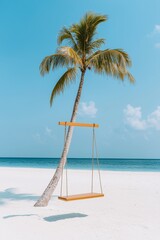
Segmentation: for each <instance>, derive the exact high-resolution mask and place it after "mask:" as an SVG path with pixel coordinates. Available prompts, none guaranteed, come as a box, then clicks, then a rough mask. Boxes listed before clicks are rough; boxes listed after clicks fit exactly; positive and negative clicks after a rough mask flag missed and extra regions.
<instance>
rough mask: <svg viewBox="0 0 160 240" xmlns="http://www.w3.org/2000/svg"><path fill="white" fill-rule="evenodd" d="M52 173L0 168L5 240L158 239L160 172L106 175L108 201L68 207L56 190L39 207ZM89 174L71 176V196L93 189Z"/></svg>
mask: <svg viewBox="0 0 160 240" xmlns="http://www.w3.org/2000/svg"><path fill="white" fill-rule="evenodd" d="M52 174H53V170H51V169H32V168H7V167H6V168H2V167H1V168H0V239H1V240H22V239H23V240H51V239H52V240H53V239H58V240H65V239H73V240H80V239H81V240H82V239H84V240H85V239H86V240H88V239H92V240H95V239H99V240H106V239H110V240H135V239H136V240H143V239H144V240H159V239H160V172H155V173H152V172H118V171H117V172H111V171H102V173H101V174H102V182H103V190H104V194H105V197H104V198H96V199H87V200H79V201H71V202H64V201H60V200H58V198H57V195H59V191H60V186H58V188H57V189H56V191H55V193H54V196H53V198H52V200H51V201H50V203H49V205H48V206H47V207H44V208H35V207H33V204H34V203H35V201H36V199H37V198H38V197H39V196H40V195H41V193H42V191H43V190H44V188H45V187H46V185H47V183H48V181H49V180H50V178H51V176H52ZM89 181H90V172H89V171H85V170H84V171H82V170H70V171H69V192H70V193H82V192H87V191H88V190H89V188H90V183H89Z"/></svg>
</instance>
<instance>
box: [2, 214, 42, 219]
mask: <svg viewBox="0 0 160 240" xmlns="http://www.w3.org/2000/svg"><path fill="white" fill-rule="evenodd" d="M31 216H38V215H37V214H19V215H7V216H4V217H3V218H4V219H7V218H15V217H31Z"/></svg>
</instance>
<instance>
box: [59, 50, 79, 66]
mask: <svg viewBox="0 0 160 240" xmlns="http://www.w3.org/2000/svg"><path fill="white" fill-rule="evenodd" d="M58 53H59V54H61V55H63V56H65V57H67V58H70V59H72V62H73V64H75V65H76V64H79V65H82V60H81V58H80V57H79V55H78V54H77V53H76V51H74V49H73V48H71V47H61V48H59V50H58Z"/></svg>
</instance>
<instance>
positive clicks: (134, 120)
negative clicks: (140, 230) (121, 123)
mask: <svg viewBox="0 0 160 240" xmlns="http://www.w3.org/2000/svg"><path fill="white" fill-rule="evenodd" d="M124 116H125V122H126V124H128V125H129V126H131V127H132V128H134V129H136V130H145V129H148V128H154V129H156V130H160V106H158V107H157V109H156V110H155V111H153V112H152V113H151V114H149V115H148V116H147V118H146V119H142V111H141V107H133V106H131V105H130V104H128V105H127V106H126V108H125V109H124Z"/></svg>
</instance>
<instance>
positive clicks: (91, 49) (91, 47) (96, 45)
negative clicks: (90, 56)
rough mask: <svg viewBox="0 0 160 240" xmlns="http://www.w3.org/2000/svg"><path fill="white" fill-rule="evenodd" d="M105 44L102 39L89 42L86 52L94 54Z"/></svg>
mask: <svg viewBox="0 0 160 240" xmlns="http://www.w3.org/2000/svg"><path fill="white" fill-rule="evenodd" d="M104 43H105V39H104V38H99V39H97V40H95V41H93V42H91V43H90V44H89V46H88V48H87V52H89V53H92V52H95V51H96V50H97V49H99V48H100V47H101V46H102V44H104Z"/></svg>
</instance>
